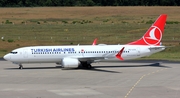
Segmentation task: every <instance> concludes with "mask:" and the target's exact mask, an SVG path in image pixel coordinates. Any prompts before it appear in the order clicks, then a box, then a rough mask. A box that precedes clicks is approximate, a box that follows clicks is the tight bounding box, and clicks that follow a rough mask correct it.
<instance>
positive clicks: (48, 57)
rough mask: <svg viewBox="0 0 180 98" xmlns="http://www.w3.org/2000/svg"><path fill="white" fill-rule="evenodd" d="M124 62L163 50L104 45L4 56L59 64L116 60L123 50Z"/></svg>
mask: <svg viewBox="0 0 180 98" xmlns="http://www.w3.org/2000/svg"><path fill="white" fill-rule="evenodd" d="M123 47H125V48H124V50H123V53H122V58H123V59H124V60H129V59H136V58H140V57H144V56H149V55H151V54H153V53H156V52H159V51H162V50H164V49H165V48H153V49H151V47H158V46H147V45H104V46H99V45H96V46H92V45H81V46H32V47H23V48H18V49H15V50H13V51H12V52H11V53H9V54H7V55H5V56H4V58H5V59H6V60H9V61H11V62H13V63H17V64H23V63H59V62H61V60H62V59H63V58H75V59H78V60H79V61H91V62H94V61H96V60H106V59H114V58H115V59H117V58H116V54H117V53H118V52H119V51H120V50H121V49H122V48H123Z"/></svg>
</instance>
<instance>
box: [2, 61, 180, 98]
mask: <svg viewBox="0 0 180 98" xmlns="http://www.w3.org/2000/svg"><path fill="white" fill-rule="evenodd" d="M92 65H93V67H94V68H93V69H68V70H62V68H61V67H58V66H57V65H55V64H25V65H24V69H23V70H19V69H18V66H17V65H14V64H12V63H11V62H7V61H0V98H179V97H180V63H167V62H162V63H158V62H129V63H128V62H100V63H94V64H92Z"/></svg>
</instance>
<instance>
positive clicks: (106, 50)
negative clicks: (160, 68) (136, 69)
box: [3, 14, 167, 69]
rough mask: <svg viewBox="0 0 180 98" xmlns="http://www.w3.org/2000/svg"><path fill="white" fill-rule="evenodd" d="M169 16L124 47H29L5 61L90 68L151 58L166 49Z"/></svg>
mask: <svg viewBox="0 0 180 98" xmlns="http://www.w3.org/2000/svg"><path fill="white" fill-rule="evenodd" d="M166 18H167V15H166V14H161V15H160V16H159V17H158V18H157V20H156V21H155V22H154V23H153V24H152V25H151V27H150V28H149V29H148V30H147V32H146V33H145V34H144V35H143V36H142V38H140V39H138V40H136V41H133V42H130V43H128V44H125V45H95V44H96V40H97V39H95V41H94V42H93V44H92V45H77V46H72V45H69V46H29V47H22V48H18V49H15V50H12V52H10V53H8V54H6V55H5V56H4V57H3V58H4V59H5V60H7V61H11V62H13V63H14V64H18V65H19V69H23V66H22V64H26V63H56V64H60V65H61V66H62V67H63V68H78V67H79V66H83V67H85V68H91V67H92V66H91V63H94V62H97V61H101V60H108V59H116V60H130V59H136V58H141V57H144V56H150V55H152V54H154V53H157V52H160V51H162V50H164V49H165V48H166V47H165V46H163V45H161V39H162V35H163V33H164V27H165V23H166Z"/></svg>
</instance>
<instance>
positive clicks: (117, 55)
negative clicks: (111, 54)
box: [116, 47, 124, 60]
mask: <svg viewBox="0 0 180 98" xmlns="http://www.w3.org/2000/svg"><path fill="white" fill-rule="evenodd" d="M123 51H124V47H123V48H122V49H121V50H120V51H119V52H118V53H117V54H116V58H118V59H120V60H124V59H123V58H122V53H123Z"/></svg>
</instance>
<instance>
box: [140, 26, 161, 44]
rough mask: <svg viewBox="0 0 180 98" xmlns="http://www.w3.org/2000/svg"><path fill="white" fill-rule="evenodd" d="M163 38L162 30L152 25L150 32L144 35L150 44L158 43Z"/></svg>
mask: <svg viewBox="0 0 180 98" xmlns="http://www.w3.org/2000/svg"><path fill="white" fill-rule="evenodd" d="M161 38H162V31H161V30H160V29H159V28H158V27H156V26H151V28H150V29H149V31H148V33H146V34H145V35H144V36H143V40H144V42H145V43H146V44H148V45H157V44H159V43H160V41H161Z"/></svg>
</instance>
